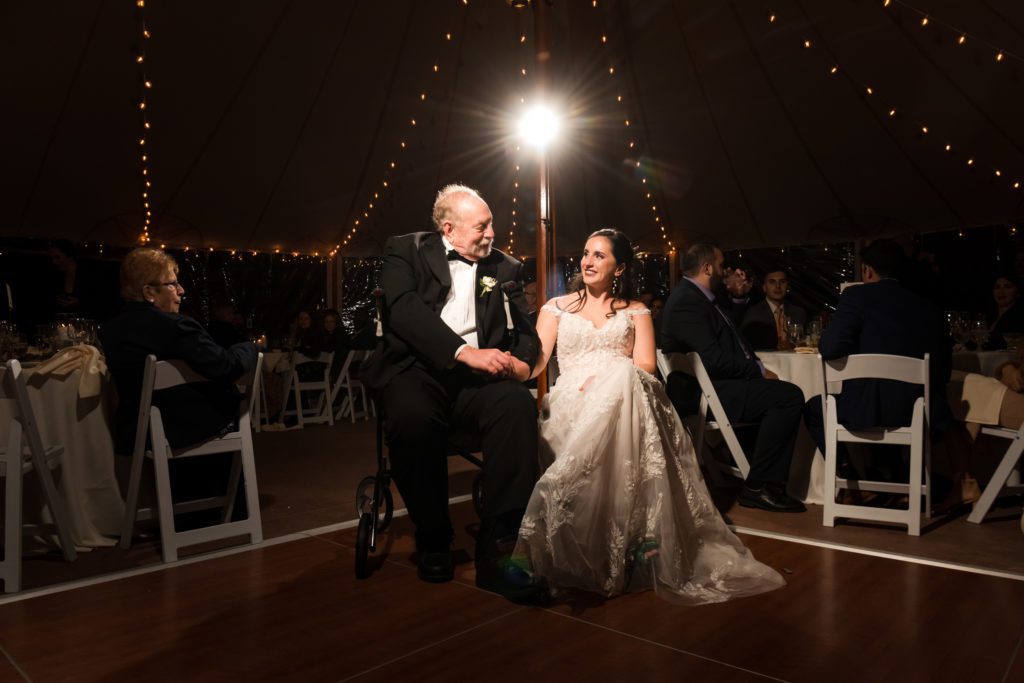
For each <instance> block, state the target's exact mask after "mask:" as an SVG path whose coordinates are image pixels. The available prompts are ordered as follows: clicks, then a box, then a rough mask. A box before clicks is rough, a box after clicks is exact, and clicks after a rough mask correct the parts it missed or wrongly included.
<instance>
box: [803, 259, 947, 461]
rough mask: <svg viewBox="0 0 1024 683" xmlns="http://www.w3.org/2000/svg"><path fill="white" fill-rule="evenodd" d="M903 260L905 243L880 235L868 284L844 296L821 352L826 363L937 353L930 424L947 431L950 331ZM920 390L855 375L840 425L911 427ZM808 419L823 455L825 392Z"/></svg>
mask: <svg viewBox="0 0 1024 683" xmlns="http://www.w3.org/2000/svg"><path fill="white" fill-rule="evenodd" d="M904 258H905V257H904V254H903V250H902V249H901V248H900V246H899V245H898V244H896V242H894V241H892V240H889V239H878V240H875V241H874V242H872V243H871V244H870V245H868V246H867V247H866V248H865V249H864V250H863V251H862V252H861V264H862V265H861V271H862V279H863V281H864V284H861V285H857V286H854V287H847V288H846V289H845V290H844V291H843V293H842V295H840V297H839V305H838V306H837V307H836V312H835V314H834V315H833V316H832V319H831V320H830V321H829V325H828V328H827V329H826V330H825V331H824V332H823V333H822V335H821V342H820V344H819V350H820V352H821V356H822V358H825V359H826V360H828V359H834V358H843V357H844V356H849V355H851V354H856V353H884V354H890V355H894V356H910V357H912V358H924V354H926V353H928V354H931V356H930V374H931V377H930V379H931V383H930V389H931V396H929V401H928V405H929V412H930V414H931V427H932V429H933V430H934V431H937V432H943V431H945V429H946V428H948V426H949V425H950V424H951V419H952V417H951V415H950V412H949V408H948V406H947V404H946V398H945V397H946V384H947V383H948V382H949V376H950V370H951V366H952V356H951V351H952V349H951V346H950V343H949V334H948V332H947V330H946V325H945V321H944V319H943V316H942V312H941V311H939V309H937V308H936V307H935V306H933V305H932V304H931V303H929V302H928V301H927V300H925V299H924V298H922V297H921V296H920V295H918V294H915V293H914V292H912V291H911V290H909V289H907V288H906V287H904V286H903V285H902V284H900V282H899V281H898V280H897V279H896V278H895V276H896V274H897V273H899V272H900V269H901V268H902V267H903V261H904ZM920 395H921V390H920V387H918V386H914V385H910V384H905V383H903V382H897V381H894V380H886V379H863V380H853V381H849V382H844V383H843V391H842V393H841V394H839V396H838V397H837V399H836V413H837V417H838V419H839V423H840V424H842V425H843V426H845V427H847V428H850V429H859V428H869V427H905V426H907V425H909V424H910V420H911V416H912V413H913V409H914V401H916V400H917V397H918V396H920ZM804 422H805V424H806V425H807V430H808V431H809V432H810V434H811V436H812V437H813V438H814V441H815V442H816V443H817V444H818V448H820V449H821V452H822V453H824V452H825V428H824V416H823V415H822V411H821V397H819V396H815V397H814V398H812V399H810V400H809V401H808V402H807V405H806V407H805V409H804ZM844 460H845V458H844V453H842V452H840V453H839V466H840V467H849V465H848V462H844Z"/></svg>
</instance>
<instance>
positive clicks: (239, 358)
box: [100, 301, 257, 455]
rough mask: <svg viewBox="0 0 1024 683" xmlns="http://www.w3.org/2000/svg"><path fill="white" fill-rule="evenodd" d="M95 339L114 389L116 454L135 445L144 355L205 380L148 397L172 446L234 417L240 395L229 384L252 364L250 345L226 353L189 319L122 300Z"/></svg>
mask: <svg viewBox="0 0 1024 683" xmlns="http://www.w3.org/2000/svg"><path fill="white" fill-rule="evenodd" d="M100 338H101V340H102V343H103V353H104V355H105V356H106V359H107V367H109V368H110V374H111V375H112V376H113V378H114V385H115V386H116V387H117V397H118V405H117V415H116V418H115V426H116V429H115V451H116V452H117V453H120V454H121V455H131V452H132V448H133V446H134V442H135V427H136V425H137V421H138V414H139V398H140V397H141V394H142V374H143V370H144V369H145V365H146V356H147V355H149V354H153V355H155V356H156V358H157V360H183V361H185V362H186V363H188V365H189V367H191V368H192V369H193V370H195V371H196V372H198V373H199V374H200V375H202V376H203V377H207V378H209V379H210V382H206V383H196V384H187V385H183V386H178V387H172V388H170V389H164V390H163V391H157V392H155V393H154V394H153V404H154V405H156V406H158V407H159V408H160V412H161V414H162V415H161V416H162V418H163V421H164V427H165V430H166V433H167V440H168V441H169V442H170V443H171V446H173V447H175V448H178V447H182V446H189V445H191V444H194V443H198V442H200V441H202V440H203V439H207V438H209V437H211V436H217V435H219V434H221V433H223V431H224V429H225V428H227V427H228V426H229V425H230V424H231V422H232V421H233V420H236V419H237V418H238V408H239V399H240V398H241V397H240V395H239V393H238V389H236V388H235V385H234V382H235V380H237V379H238V378H239V377H241V376H242V375H244V374H245V373H246V372H248V371H250V370H252V368H253V367H254V366H255V365H256V358H257V351H256V347H255V346H254V345H253V344H252V343H251V342H242V343H239V344H234V345H233V346H231V347H230V348H227V349H225V348H223V347H222V346H220V345H219V344H218V343H217V342H216V341H214V340H213V337H211V336H210V335H209V334H208V333H207V332H206V330H204V329H203V328H202V326H201V325H200V324H199V323H198V322H196V321H195V320H193V319H192V318H189V317H186V316H184V315H179V314H177V313H164V312H163V311H160V310H159V309H157V308H156V306H154V305H153V304H150V303H146V302H136V301H129V302H127V303H126V304H125V306H124V309H123V311H122V313H121V314H120V315H119V316H117V317H116V318H114V319H112V320H110V321H108V322H107V323H105V324H104V325H103V327H102V329H101V330H100Z"/></svg>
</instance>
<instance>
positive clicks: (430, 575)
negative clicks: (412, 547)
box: [416, 550, 455, 583]
mask: <svg viewBox="0 0 1024 683" xmlns="http://www.w3.org/2000/svg"><path fill="white" fill-rule="evenodd" d="M416 575H417V576H419V577H420V580H421V581H427V582H428V583H445V582H447V581H451V580H452V579H453V578H455V562H454V561H453V560H452V552H451V551H450V550H444V551H440V552H420V553H417V559H416Z"/></svg>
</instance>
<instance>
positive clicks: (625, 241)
mask: <svg viewBox="0 0 1024 683" xmlns="http://www.w3.org/2000/svg"><path fill="white" fill-rule="evenodd" d="M594 237H604V238H605V239H606V240H608V241H609V242H610V243H611V245H612V256H614V257H615V263H616V265H619V266H622V267H623V268H622V274H621V275H617V276H615V280H613V281H612V310H611V312H610V313H608V314H606V315H607V317H609V318H611V317H612V316H614V315H615V312H616V311H617V310H618V309H620V308H626V307H627V306H629V301H630V299H632V298H633V243H632V242H630V241H629V238H628V237H626V233H624V232H622V231H621V230H619V229H618V228H601V229H600V230H595V231H594V232H592V233H590V234H589V235H587V241H588V242H589V241H590V240H591V239H593V238H594ZM567 290H568V292H569V293H570V294H571V293H572V292H579V299H577V300H576V301H575V303H574V304H573V305H572V307H571V308H570V309H569V310H570V312H573V313H575V312H576V311H579V310H581V309H582V308H583V305H584V304H585V303H586V302H587V287H586V285H584V284H583V273H582V272H580V273H576V275H575V276H574V277H573V279H572V280H570V281H569V286H568V288H567ZM616 304H618V306H616Z"/></svg>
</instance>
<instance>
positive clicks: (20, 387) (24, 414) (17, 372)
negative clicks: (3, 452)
mask: <svg viewBox="0 0 1024 683" xmlns="http://www.w3.org/2000/svg"><path fill="white" fill-rule="evenodd" d="M0 374H2V377H0V398H3V399H7V400H12V401H14V404H15V405H16V406H17V414H18V415H20V416H21V425H20V426H19V425H17V421H16V420H12V425H11V427H12V429H11V433H10V434H9V435H8V449H9V450H8V453H11V452H14V453H20V452H21V436H22V435H24V438H25V440H26V441H27V442H28V447H29V450H30V451H31V452H32V453H33V455H35V456H36V457H38V458H41V457H42V456H43V453H44V449H43V439H42V437H41V436H39V427H38V425H37V424H36V415H35V412H34V411H33V410H32V403H31V402H30V401H29V398H28V389H27V388H26V387H25V376H24V375H23V374H22V371H21V363H19V362H18V361H17V360H15V359H13V358H12V359H11V360H9V361H7V363H6V364H5V365H4V369H3V370H0ZM15 432H17V437H18V439H17V442H16V441H15ZM11 449H13V451H12V450H11ZM12 462H14V461H12Z"/></svg>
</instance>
